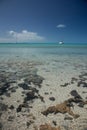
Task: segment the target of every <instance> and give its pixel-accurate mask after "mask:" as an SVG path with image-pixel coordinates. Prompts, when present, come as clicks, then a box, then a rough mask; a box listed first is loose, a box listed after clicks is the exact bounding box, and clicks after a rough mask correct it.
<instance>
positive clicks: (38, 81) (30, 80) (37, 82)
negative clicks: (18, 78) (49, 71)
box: [25, 75, 44, 87]
mask: <svg viewBox="0 0 87 130" xmlns="http://www.w3.org/2000/svg"><path fill="white" fill-rule="evenodd" d="M43 80H44V78H43V77H41V76H39V75H29V77H28V78H27V79H25V82H27V83H29V84H31V83H33V84H34V85H37V86H39V87H40V86H41V84H42V82H43Z"/></svg>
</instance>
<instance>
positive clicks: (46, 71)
mask: <svg viewBox="0 0 87 130" xmlns="http://www.w3.org/2000/svg"><path fill="white" fill-rule="evenodd" d="M51 60H52V62H50V61H48V60H46V62H36V61H17V60H16V61H11V60H10V61H9V62H8V61H6V62H1V64H0V130H78V129H79V130H86V129H87V73H86V70H87V66H86V64H85V63H81V62H80V60H79V59H78V61H77V59H75V58H74V60H73V59H70V60H68V57H65V59H64V58H63V57H59V58H57V59H56V58H53V59H51Z"/></svg>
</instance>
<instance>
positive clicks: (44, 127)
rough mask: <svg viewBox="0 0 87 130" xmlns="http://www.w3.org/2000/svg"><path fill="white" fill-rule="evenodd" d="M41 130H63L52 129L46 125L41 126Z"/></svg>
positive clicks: (58, 129)
mask: <svg viewBox="0 0 87 130" xmlns="http://www.w3.org/2000/svg"><path fill="white" fill-rule="evenodd" d="M40 130H61V129H60V127H58V128H56V127H52V126H51V125H50V124H47V123H45V124H44V125H40Z"/></svg>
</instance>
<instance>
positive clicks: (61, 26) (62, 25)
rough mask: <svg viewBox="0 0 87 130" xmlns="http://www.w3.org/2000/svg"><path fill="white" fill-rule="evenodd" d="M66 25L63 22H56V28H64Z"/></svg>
mask: <svg viewBox="0 0 87 130" xmlns="http://www.w3.org/2000/svg"><path fill="white" fill-rule="evenodd" d="M65 27H66V25H64V24H58V25H57V28H65Z"/></svg>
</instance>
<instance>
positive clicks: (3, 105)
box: [0, 103, 8, 111]
mask: <svg viewBox="0 0 87 130" xmlns="http://www.w3.org/2000/svg"><path fill="white" fill-rule="evenodd" d="M7 109H8V105H5V104H3V103H0V111H7Z"/></svg>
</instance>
